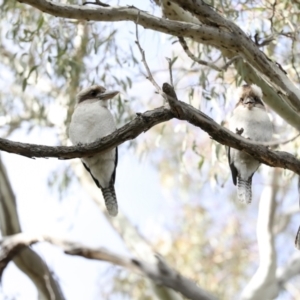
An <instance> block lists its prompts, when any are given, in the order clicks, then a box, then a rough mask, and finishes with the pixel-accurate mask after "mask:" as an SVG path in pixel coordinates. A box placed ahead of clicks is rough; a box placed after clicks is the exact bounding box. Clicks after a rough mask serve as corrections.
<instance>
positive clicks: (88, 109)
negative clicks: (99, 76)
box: [69, 85, 119, 216]
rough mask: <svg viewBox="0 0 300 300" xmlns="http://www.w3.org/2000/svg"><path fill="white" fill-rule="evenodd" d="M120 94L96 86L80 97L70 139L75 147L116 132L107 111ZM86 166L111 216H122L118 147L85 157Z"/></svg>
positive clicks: (85, 91) (81, 93)
mask: <svg viewBox="0 0 300 300" xmlns="http://www.w3.org/2000/svg"><path fill="white" fill-rule="evenodd" d="M118 93H119V92H117V91H111V92H108V91H106V90H105V88H104V87H102V86H98V85H93V86H91V87H89V88H86V89H84V90H83V91H81V92H80V93H79V94H78V95H77V105H76V107H75V111H74V113H73V115H72V120H71V123H70V128H69V136H70V139H71V141H72V143H73V144H74V145H78V144H89V143H92V142H95V141H96V140H98V139H100V138H102V137H104V136H106V135H108V134H110V133H112V132H113V131H114V130H115V129H116V125H115V122H114V119H113V116H112V114H111V112H110V111H109V110H108V108H107V100H109V99H111V98H113V97H114V96H116V95H117V94H118ZM81 160H82V162H83V165H84V167H85V168H86V169H87V170H88V172H89V173H90V174H91V176H92V177H93V179H94V181H95V183H96V185H97V186H98V188H100V189H101V191H102V194H103V198H104V200H105V205H106V208H107V210H108V213H109V214H110V215H111V216H116V215H117V214H118V203H117V197H116V193H115V188H114V184H115V178H116V168H117V163H118V148H114V149H111V150H108V151H106V152H104V153H100V154H96V155H93V156H90V157H83V158H81Z"/></svg>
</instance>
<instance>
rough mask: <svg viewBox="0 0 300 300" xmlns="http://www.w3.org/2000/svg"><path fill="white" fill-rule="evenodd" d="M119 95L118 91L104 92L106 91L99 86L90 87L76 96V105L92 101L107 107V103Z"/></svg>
mask: <svg viewBox="0 0 300 300" xmlns="http://www.w3.org/2000/svg"><path fill="white" fill-rule="evenodd" d="M117 94H119V92H118V91H106V89H105V88H104V87H103V86H101V85H92V86H90V87H88V88H86V89H84V90H82V91H81V92H79V93H78V94H77V96H76V98H77V103H78V104H80V103H84V102H85V101H87V100H92V101H101V102H100V103H101V105H102V106H104V107H107V101H106V100H109V99H111V98H113V97H114V96H116V95H117Z"/></svg>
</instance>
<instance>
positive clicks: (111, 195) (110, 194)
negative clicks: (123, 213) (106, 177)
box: [101, 185, 118, 217]
mask: <svg viewBox="0 0 300 300" xmlns="http://www.w3.org/2000/svg"><path fill="white" fill-rule="evenodd" d="M101 190H102V194H103V198H104V201H105V205H106V208H107V211H108V213H109V214H110V215H111V216H112V217H115V216H116V215H117V214H118V202H117V197H116V192H115V188H114V186H113V185H111V186H109V187H107V188H102V189H101Z"/></svg>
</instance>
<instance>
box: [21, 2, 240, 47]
mask: <svg viewBox="0 0 300 300" xmlns="http://www.w3.org/2000/svg"><path fill="white" fill-rule="evenodd" d="M18 2H20V3H26V4H28V5H30V6H32V7H35V8H37V9H39V10H40V11H42V12H44V13H48V14H50V15H53V16H55V17H61V18H66V19H77V20H86V21H103V22H117V21H132V22H134V23H136V22H137V20H138V24H139V25H141V26H143V27H145V28H149V29H152V30H155V31H159V32H163V33H166V34H171V35H175V36H178V35H180V36H186V37H190V38H193V39H194V40H196V41H198V42H203V43H205V44H208V45H213V46H215V47H220V41H222V45H224V47H231V48H232V49H235V48H236V41H235V40H234V39H233V38H232V36H231V34H230V33H223V32H220V31H219V30H218V28H213V27H209V26H206V25H203V24H199V25H195V24H189V23H182V22H176V21H170V20H166V19H164V18H158V17H155V16H153V15H151V14H148V13H146V12H144V11H141V10H139V9H137V8H136V7H132V6H129V7H124V6H123V7H122V6H118V7H117V6H114V7H113V6H110V7H101V6H97V7H88V6H80V5H72V4H60V3H58V2H57V3H55V2H53V1H50V0H18Z"/></svg>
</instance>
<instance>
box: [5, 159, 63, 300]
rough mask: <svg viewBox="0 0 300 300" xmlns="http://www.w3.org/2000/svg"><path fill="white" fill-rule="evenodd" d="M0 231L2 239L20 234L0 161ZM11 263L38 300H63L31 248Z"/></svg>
mask: <svg viewBox="0 0 300 300" xmlns="http://www.w3.org/2000/svg"><path fill="white" fill-rule="evenodd" d="M0 229H1V233H2V236H3V237H6V236H10V235H14V234H17V233H20V232H21V226H20V222H19V218H18V212H17V207H16V200H15V196H14V193H13V190H12V187H11V185H10V182H9V179H8V176H7V173H6V170H5V167H4V165H3V162H2V160H1V159H0ZM13 262H14V263H15V265H16V266H17V267H18V268H19V269H20V270H21V271H22V272H24V273H25V274H26V275H27V276H28V277H29V278H30V279H31V281H32V282H33V284H34V285H35V286H36V288H37V290H38V295H39V300H64V299H65V297H64V295H63V293H62V291H61V288H60V285H59V283H58V282H57V280H56V279H55V278H54V276H53V273H52V272H51V270H50V269H49V268H48V266H47V265H46V263H45V262H44V261H43V259H42V258H41V257H40V256H39V255H38V254H37V253H36V252H35V251H34V250H32V249H31V248H29V247H26V248H23V249H21V250H20V251H19V252H18V254H17V255H15V256H14V258H13Z"/></svg>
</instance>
